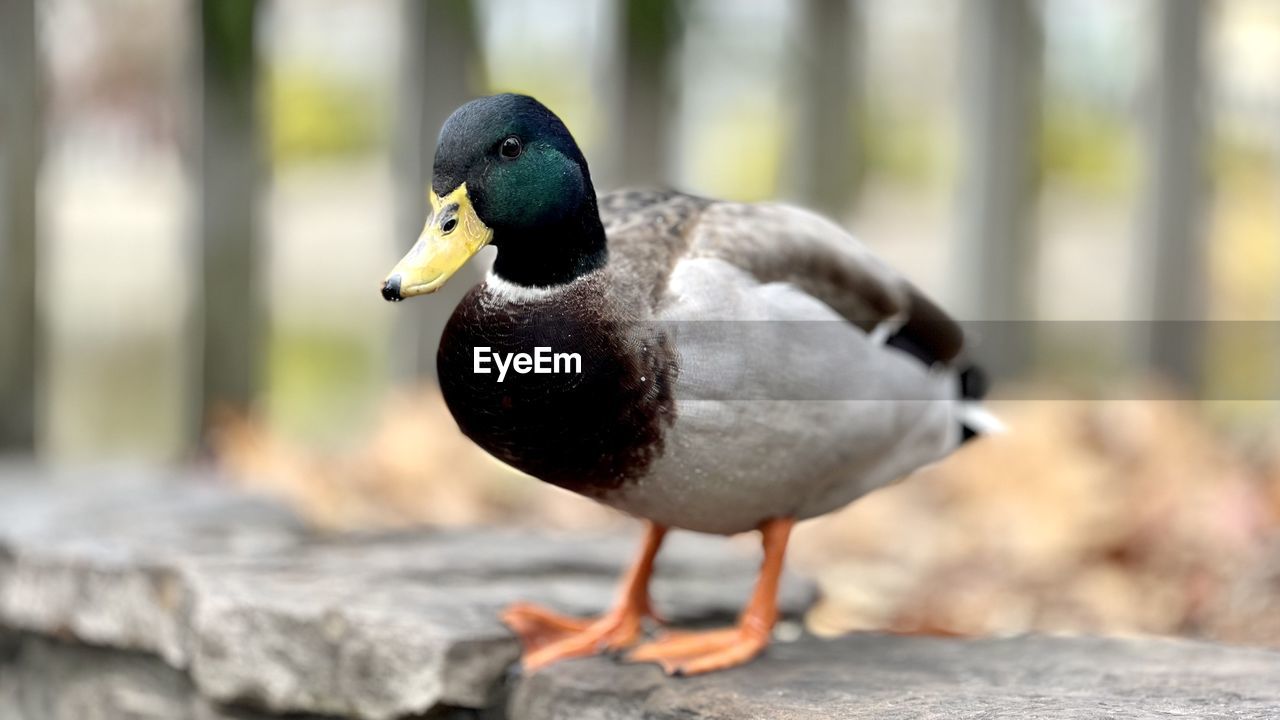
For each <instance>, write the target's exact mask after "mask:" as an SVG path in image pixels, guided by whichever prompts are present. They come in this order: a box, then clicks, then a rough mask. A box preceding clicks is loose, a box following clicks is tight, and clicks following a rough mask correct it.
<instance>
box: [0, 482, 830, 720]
mask: <svg viewBox="0 0 1280 720" xmlns="http://www.w3.org/2000/svg"><path fill="white" fill-rule="evenodd" d="M636 540H637V538H636V537H635V535H634V533H630V532H627V533H621V534H617V535H599V536H583V535H555V534H539V533H530V532H516V531H512V530H504V529H488V530H470V531H453V532H427V531H422V532H416V533H402V534H392V535H364V536H342V537H332V536H321V535H317V534H314V533H311V532H308V531H307V530H306V529H305V528H304V527H303V526H302V525H301V524H300V523H299V522H298V521H297V520H296V518H294V517H293V516H292V515H290V514H289V513H288V512H286V511H284V510H283V509H281V508H280V507H278V506H276V505H274V504H272V503H270V502H267V501H265V500H261V499H255V498H250V497H246V496H243V495H239V494H235V493H232V492H230V491H228V490H226V489H225V488H223V487H222V486H220V485H218V484H217V483H215V482H211V481H204V482H193V481H191V480H190V479H189V478H186V477H183V478H169V479H167V481H164V482H154V481H146V482H144V481H137V480H134V479H133V477H132V476H129V477H126V478H124V479H112V480H110V481H108V480H103V481H101V482H84V481H83V480H81V481H75V482H66V483H62V482H42V483H31V482H8V483H3V482H0V624H3V625H7V626H9V627H11V628H16V629H19V630H24V631H27V632H33V633H41V634H45V635H51V636H58V637H66V638H72V639H75V640H78V641H81V642H85V643H89V644H93V645H97V646H104V647H111V648H118V649H124V650H133V651H141V652H147V653H152V654H155V655H158V656H159V657H161V658H163V659H164V660H165V661H166V662H167V663H169V664H170V665H171V666H172V667H174V668H178V669H182V670H186V671H187V672H188V673H189V675H190V677H191V680H192V681H193V682H194V685H195V687H196V688H197V689H198V691H199V692H200V693H201V694H202V695H204V696H205V697H207V698H210V699H212V700H214V701H217V702H234V703H241V704H248V705H250V706H253V707H259V708H263V709H266V710H270V711H279V712H313V713H323V714H331V715H338V716H350V717H359V718H369V719H370V720H382V719H384V718H394V717H399V716H404V715H409V714H414V713H421V712H425V711H428V710H433V709H435V708H439V707H445V706H455V707H464V708H465V707H471V708H481V707H485V706H487V705H490V704H492V702H493V697H494V694H495V692H496V691H497V689H498V688H499V686H500V685H501V680H502V678H503V677H504V675H505V673H506V670H507V668H508V666H509V665H510V664H511V663H512V662H513V661H514V660H515V659H516V658H517V656H518V654H519V648H518V646H517V643H516V642H515V640H514V638H513V637H512V636H511V634H510V633H509V632H508V631H507V630H506V629H505V628H504V627H503V626H502V625H501V624H500V623H499V622H498V620H497V613H498V611H499V610H500V609H501V608H502V607H503V606H504V605H506V604H508V603H510V602H513V601H516V600H532V601H535V602H542V603H545V604H548V605H550V606H553V607H556V608H559V609H561V610H563V611H567V612H573V613H579V614H587V613H595V612H599V611H601V610H602V609H604V608H605V607H607V606H608V605H609V603H610V601H611V599H612V596H613V591H614V590H613V588H614V584H615V582H616V576H617V574H618V573H619V572H620V570H621V569H622V567H623V566H624V565H625V564H626V562H627V561H628V559H629V558H630V556H631V555H632V553H633V552H634V545H635V543H636ZM756 555H757V554H756V553H755V552H754V548H751V547H749V546H748V547H746V548H744V546H742V545H740V544H734V543H730V542H727V541H725V540H723V539H720V538H711V537H704V536H696V535H692V534H688V533H684V534H679V535H676V536H674V537H673V538H672V540H671V542H670V543H669V545H668V547H667V548H665V549H664V553H663V555H662V558H661V559H660V562H659V569H658V576H657V579H656V582H655V587H654V591H655V602H656V604H657V607H658V609H659V611H660V612H662V613H663V614H664V615H666V616H667V617H668V618H670V619H671V620H672V621H673V622H676V623H680V624H705V623H710V622H723V621H726V620H728V619H730V618H731V617H732V616H733V615H734V614H735V613H736V612H737V610H738V608H739V606H740V605H741V603H742V602H743V601H744V600H745V598H746V597H747V595H748V593H749V591H750V586H751V583H752V581H753V578H754V574H755V569H756V566H757V563H758V558H757V556H756ZM809 596H810V591H809V589H808V587H807V586H806V585H804V584H802V583H798V582H795V581H794V580H792V581H789V582H787V583H786V584H785V585H784V593H783V605H784V608H785V609H786V610H787V611H788V612H790V613H792V614H795V613H798V612H799V611H800V610H801V609H802V608H803V607H804V606H805V605H806V604H807V602H808V600H809Z"/></svg>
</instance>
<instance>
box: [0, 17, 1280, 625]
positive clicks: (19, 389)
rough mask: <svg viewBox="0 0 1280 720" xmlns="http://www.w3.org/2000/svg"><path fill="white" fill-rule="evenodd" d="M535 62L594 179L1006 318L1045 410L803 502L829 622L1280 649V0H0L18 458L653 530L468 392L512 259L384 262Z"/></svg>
mask: <svg viewBox="0 0 1280 720" xmlns="http://www.w3.org/2000/svg"><path fill="white" fill-rule="evenodd" d="M497 91H518V92H524V93H528V94H532V95H534V96H536V97H538V98H540V99H541V100H542V101H544V102H545V103H546V104H548V105H549V106H550V107H551V108H552V109H553V110H555V111H556V112H557V113H559V114H560V115H561V116H562V117H563V118H564V119H565V121H566V122H567V124H568V125H569V127H570V129H571V130H572V131H573V133H574V134H575V136H576V137H577V138H578V140H579V142H580V144H581V145H582V147H583V149H584V151H585V153H586V155H587V158H588V160H589V162H590V163H591V168H592V172H593V176H594V177H595V179H596V185H597V187H598V188H599V189H602V190H605V189H612V188H615V187H620V186H623V185H646V184H659V185H669V186H674V187H677V188H680V189H683V190H687V191H691V192H695V193H699V194H705V195H710V196H716V197H725V198H733V199H740V200H762V199H772V198H783V199H787V200H791V201H795V202H798V203H801V204H804V205H807V206H811V207H814V208H817V209H820V210H821V211H823V212H825V213H827V214H829V215H831V216H832V217H834V218H835V219H837V220H838V221H839V222H841V223H843V224H845V225H846V226H847V227H849V228H850V229H851V230H852V231H854V232H855V233H856V234H857V235H858V236H859V237H860V238H861V239H862V240H863V241H865V242H866V243H868V244H869V245H871V246H872V247H873V248H874V249H875V250H876V251H877V252H879V253H880V254H881V255H882V256H883V257H885V258H886V259H887V260H888V261H890V262H891V263H892V264H894V265H896V266H897V267H898V268H900V269H901V270H902V271H903V272H904V273H905V274H906V275H907V276H908V277H910V278H911V279H912V280H914V281H915V282H916V283H917V284H918V285H920V286H921V287H922V288H924V289H925V290H926V291H927V292H928V293H930V294H931V295H933V296H934V297H936V298H938V299H939V300H941V301H942V303H943V305H944V306H945V307H948V308H951V309H952V310H953V311H954V313H955V315H956V316H957V317H959V318H961V319H963V320H965V321H966V322H967V323H968V324H969V327H970V330H971V332H974V333H975V335H976V336H978V337H979V340H980V349H979V353H980V355H981V356H982V357H983V358H984V359H985V361H986V362H987V364H988V365H989V366H990V367H991V368H992V370H993V371H994V374H995V375H996V377H997V379H998V380H999V382H998V383H997V385H996V389H995V392H994V395H995V397H996V400H995V402H994V407H995V409H996V411H997V412H998V413H999V414H1000V415H1001V416H1002V417H1003V418H1004V419H1005V421H1006V423H1007V424H1009V425H1010V427H1011V431H1010V432H1009V433H1007V434H1006V435H1002V436H999V437H994V438H989V439H986V440H984V441H982V442H980V443H974V444H971V445H970V446H968V447H966V448H965V449H964V450H963V451H962V452H960V453H959V454H958V455H957V456H956V457H955V458H952V459H950V460H948V461H946V462H944V463H942V464H940V465H938V466H936V467H932V468H929V469H927V470H925V471H924V472H922V473H921V474H920V476H919V477H917V478H915V479H913V480H911V481H910V482H907V483H903V484H900V485H898V486H895V487H893V488H890V489H888V490H885V491H882V492H879V493H876V494H875V495H874V496H872V497H870V498H868V499H867V500H866V501H864V502H860V503H858V504H856V505H855V506H854V507H853V508H850V509H849V510H846V511H845V512H843V513H840V514H837V515H835V516H833V517H830V518H826V519H823V520H820V521H815V522H813V523H808V524H806V526H804V527H803V528H802V529H801V532H800V534H799V537H798V539H797V542H796V548H795V551H794V557H795V558H796V559H797V560H798V561H799V562H798V563H797V564H798V566H799V567H800V569H801V570H802V571H803V572H805V573H806V574H809V575H810V576H812V577H815V578H816V579H817V581H818V583H819V586H820V587H821V589H822V600H821V601H820V603H819V605H818V606H817V607H816V608H815V609H814V610H813V611H812V612H811V614H810V616H809V618H808V623H809V626H810V627H811V628H812V629H814V630H817V631H821V632H830V633H835V632H843V631H847V630H851V629H857V628H879V629H890V630H895V631H903V632H942V633H956V634H969V633H1005V632H1021V631H1025V630H1032V629H1034V630H1042V631H1060V632H1107V633H1177V634H1192V635H1201V636H1208V637H1214V638H1219V639H1226V640H1232V641H1241V642H1255V643H1258V642H1261V643H1266V644H1275V645H1280V442H1278V441H1280V405H1278V404H1277V402H1276V399H1277V398H1280V395H1277V392H1278V391H1280V332H1277V329H1278V327H1280V326H1278V324H1277V322H1276V321H1277V320H1278V319H1280V3H1277V2H1275V1H1274V0H964V1H962V0H939V1H935V2H930V3H902V2H894V1H893V0H803V1H799V2H786V1H784V0H758V1H756V2H750V3H742V2H733V1H732V0H685V1H680V0H607V1H603V2H574V1H572V0H540V1H538V2H534V1H532V0H528V1H526V0H257V1H254V0H185V1H182V2H174V1H173V0H0V452H3V453H8V454H10V455H13V456H17V457H23V458H30V457H34V458H35V460H36V462H38V463H41V464H47V465H52V466H58V465H86V464H88V465H99V464H112V465H120V464H125V465H137V466H146V465H156V464H166V465H178V466H186V465H188V464H210V463H213V464H216V465H218V466H220V467H222V468H223V469H225V470H226V474H227V475H228V477H231V478H233V479H234V481H235V482H238V483H241V484H243V485H245V486H247V487H252V488H256V489H258V490H261V491H265V492H270V493H273V494H276V495H279V496H281V497H283V498H285V499H287V500H288V501H290V502H292V503H294V504H296V505H297V506H298V507H299V508H300V509H301V510H302V511H303V512H304V513H306V515H307V516H308V517H310V518H311V519H312V520H313V521H315V522H316V523H317V524H318V525H319V526H322V527H326V528H335V529H351V528H378V527H388V526H404V525H411V524H417V523H433V524H463V523H503V522H505V523H521V524H528V525H533V526H557V527H567V528H579V527H612V526H615V525H618V526H625V525H626V523H627V521H626V520H625V519H622V518H620V517H618V516H616V515H614V514H612V513H610V512H607V511H604V510H602V509H600V508H598V507H596V506H594V505H593V504H591V503H589V502H587V501H583V500H579V499H577V498H574V497H570V496H568V495H566V494H563V493H560V492H559V491H556V490H554V489H550V488H547V487H543V486H542V485H541V484H540V483H537V482H534V481H532V480H529V479H528V478H523V477H517V476H515V474H514V473H513V472H512V471H509V470H507V469H505V468H503V467H501V466H499V465H498V464H497V463H496V462H495V461H492V460H490V459H489V458H488V457H487V456H484V455H483V453H481V452H480V451H478V450H476V449H475V448H474V447H472V446H471V445H470V443H469V442H468V441H466V440H465V439H464V438H462V437H461V436H460V435H459V434H458V432H457V430H456V427H455V426H454V424H453V422H452V420H451V418H450V417H449V415H448V413H447V411H446V410H444V408H443V405H442V404H441V402H440V401H439V399H438V396H437V395H436V394H435V392H434V390H433V386H434V379H433V373H434V358H435V343H436V340H437V338H438V334H439V329H440V327H441V326H442V324H443V322H444V320H445V319H446V318H447V317H448V314H449V313H450V312H451V310H452V307H453V303H454V302H456V299H457V298H459V297H460V296H461V294H462V293H463V292H464V291H465V290H466V289H467V286H468V284H470V283H473V282H475V281H477V280H478V279H479V278H480V277H481V273H482V269H481V268H473V269H472V270H471V271H470V272H471V274H470V276H464V275H460V276H459V277H458V278H457V279H455V280H454V281H453V283H451V286H450V287H449V288H448V289H447V291H446V292H445V293H443V294H442V295H441V296H437V297H432V298H429V299H425V300H420V301H417V302H414V303H406V304H404V305H397V306H392V305H389V304H387V303H385V302H383V301H382V299H381V298H380V296H379V295H378V293H377V292H376V291H377V288H378V286H379V283H380V281H381V279H382V277H383V276H384V274H385V272H386V271H387V269H389V268H390V267H391V265H392V263H393V262H394V261H395V260H396V259H397V258H398V257H399V256H400V254H402V253H403V251H404V250H405V249H406V248H407V247H408V246H409V244H410V243H411V242H412V240H413V239H415V238H416V236H417V232H418V230H419V228H420V227H421V223H422V221H423V218H424V214H425V211H426V203H425V185H426V178H427V177H428V176H429V173H430V162H431V155H432V150H433V148H434V139H435V136H436V133H437V132H438V129H439V126H440V124H441V123H442V122H443V120H444V118H445V117H447V116H448V114H449V113H450V112H451V111H452V110H453V109H454V108H455V107H456V106H457V105H459V104H460V103H461V102H463V101H465V100H466V99H468V98H470V97H472V96H475V95H479V94H486V93H491V92H497ZM486 260H487V259H486ZM621 561H622V559H621V558H620V562H621Z"/></svg>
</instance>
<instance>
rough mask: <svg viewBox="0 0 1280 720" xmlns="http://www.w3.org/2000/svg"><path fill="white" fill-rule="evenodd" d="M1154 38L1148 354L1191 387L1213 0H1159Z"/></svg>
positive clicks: (1146, 210) (1145, 215)
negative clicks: (1206, 55) (1206, 56)
mask: <svg viewBox="0 0 1280 720" xmlns="http://www.w3.org/2000/svg"><path fill="white" fill-rule="evenodd" d="M1150 12H1151V13H1152V20H1153V22H1152V23H1151V24H1150V27H1152V28H1153V31H1154V33H1155V37H1154V38H1152V40H1153V42H1152V43H1150V46H1151V48H1152V50H1153V54H1152V56H1151V58H1150V59H1149V66H1148V72H1149V75H1148V78H1147V85H1146V88H1145V91H1146V93H1147V98H1148V100H1149V102H1147V103H1145V105H1146V107H1147V108H1149V110H1148V114H1147V116H1146V118H1145V121H1146V123H1147V126H1146V136H1145V139H1144V140H1145V142H1144V162H1143V164H1144V167H1145V173H1144V185H1143V201H1142V227H1141V239H1140V243H1139V252H1138V256H1137V260H1136V262H1135V268H1136V269H1137V272H1138V275H1139V277H1138V278H1137V287H1139V288H1142V291H1143V292H1144V293H1145V297H1144V298H1143V299H1142V300H1143V309H1144V313H1143V317H1144V319H1145V318H1149V319H1150V320H1151V321H1152V322H1149V323H1144V324H1143V327H1145V328H1147V332H1145V333H1142V335H1143V336H1144V337H1142V340H1143V342H1144V347H1143V349H1142V350H1143V353H1144V356H1145V357H1144V358H1143V359H1144V360H1145V361H1146V363H1147V364H1148V365H1149V366H1150V367H1153V368H1155V369H1156V370H1158V371H1159V372H1160V373H1161V374H1162V375H1163V376H1165V377H1166V378H1169V379H1171V380H1174V381H1176V382H1179V383H1181V384H1182V385H1183V386H1184V387H1186V388H1198V387H1199V385H1200V382H1201V380H1202V377H1203V373H1204V357H1203V348H1204V341H1205V332H1204V327H1203V323H1202V322H1201V321H1203V320H1204V319H1205V317H1206V307H1205V305H1206V292H1207V288H1206V271H1205V268H1206V267H1207V259H1208V258H1207V253H1206V248H1205V225H1204V217H1203V206H1202V204H1203V198H1204V197H1205V195H1206V194H1207V190H1208V177H1207V174H1206V168H1205V153H1206V152H1207V149H1206V144H1205V139H1206V131H1205V130H1206V129H1205V125H1206V113H1205V111H1204V104H1203V101H1204V93H1205V88H1204V84H1205V70H1204V60H1203V52H1204V35H1205V28H1204V25H1205V14H1206V12H1207V9H1206V3H1204V2H1201V0H1153V1H1152V2H1151V4H1150Z"/></svg>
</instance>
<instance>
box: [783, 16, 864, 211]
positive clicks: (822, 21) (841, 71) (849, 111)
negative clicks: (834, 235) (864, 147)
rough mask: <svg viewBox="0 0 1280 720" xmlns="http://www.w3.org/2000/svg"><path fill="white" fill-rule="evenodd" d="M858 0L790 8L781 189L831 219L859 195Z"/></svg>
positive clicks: (860, 81) (860, 94)
mask: <svg viewBox="0 0 1280 720" xmlns="http://www.w3.org/2000/svg"><path fill="white" fill-rule="evenodd" d="M860 4H861V3H860V2H858V1H857V0H801V1H800V2H797V3H795V5H794V8H795V9H794V12H796V13H797V22H796V25H795V31H794V32H793V35H792V39H791V52H790V53H789V54H790V56H791V58H792V61H793V65H792V67H791V78H790V86H791V87H792V88H794V90H795V92H794V94H793V95H791V97H793V98H794V106H793V111H794V115H793V116H792V118H791V122H790V128H789V132H788V141H787V144H786V147H787V150H788V152H787V162H786V163H784V168H785V173H786V174H785V175H784V177H783V186H784V188H785V191H786V193H787V195H789V196H790V197H791V198H793V199H795V200H796V201H798V202H800V203H802V204H804V205H807V206H809V207H812V208H815V209H817V210H820V211H822V212H824V213H826V214H828V215H831V216H832V217H835V218H837V219H843V218H844V217H845V215H846V214H847V213H848V212H849V210H850V208H851V207H852V205H853V202H854V200H855V198H856V196H857V191H858V182H859V180H860V178H861V157H860V154H861V153H860V152H859V150H860V148H859V135H860V127H859V123H858V121H859V120H860V106H861V100H862V97H863V94H862V89H863V87H862V81H863V72H862V52H861V47H862V42H861V35H862V33H861V29H862V22H861V8H860Z"/></svg>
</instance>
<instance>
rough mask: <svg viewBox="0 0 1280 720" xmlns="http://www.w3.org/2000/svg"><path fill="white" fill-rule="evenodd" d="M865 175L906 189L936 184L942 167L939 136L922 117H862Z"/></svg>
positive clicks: (874, 113)
mask: <svg viewBox="0 0 1280 720" xmlns="http://www.w3.org/2000/svg"><path fill="white" fill-rule="evenodd" d="M861 142H862V147H863V153H864V154H863V162H864V163H865V165H864V167H865V173H866V175H868V176H879V177H882V178H886V179H889V180H893V181H898V182H902V183H905V184H909V185H925V184H930V183H932V182H935V181H937V180H938V179H940V177H941V173H942V170H943V167H944V162H943V147H942V145H943V143H942V133H941V132H940V128H938V127H937V125H936V124H935V123H933V122H931V121H930V119H929V118H928V117H926V116H925V115H923V114H921V113H900V112H887V111H883V110H877V109H876V108H875V106H874V104H873V105H872V106H871V107H869V108H868V110H867V112H865V113H864V122H863V124H862V140H861Z"/></svg>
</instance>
